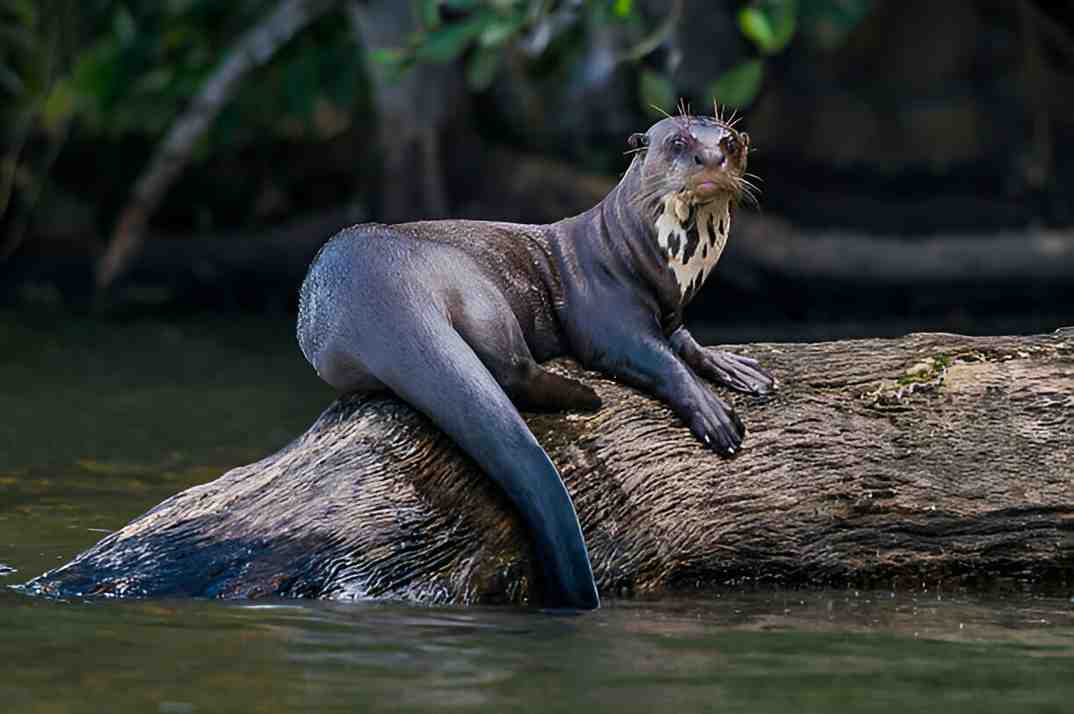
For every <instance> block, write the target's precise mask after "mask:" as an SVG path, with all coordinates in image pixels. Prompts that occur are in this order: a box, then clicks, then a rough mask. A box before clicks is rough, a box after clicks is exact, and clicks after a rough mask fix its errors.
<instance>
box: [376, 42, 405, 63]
mask: <svg viewBox="0 0 1074 714" xmlns="http://www.w3.org/2000/svg"><path fill="white" fill-rule="evenodd" d="M409 57H410V53H409V52H407V51H406V50H404V49H402V48H400V47H378V48H376V49H372V50H369V59H371V60H373V61H374V62H376V63H377V64H383V65H389V66H392V65H401V64H404V63H405V62H406V61H407V59H409Z"/></svg>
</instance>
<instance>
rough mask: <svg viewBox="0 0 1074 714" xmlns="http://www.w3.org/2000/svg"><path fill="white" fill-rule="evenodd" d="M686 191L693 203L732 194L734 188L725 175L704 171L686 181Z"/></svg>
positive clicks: (707, 201)
mask: <svg viewBox="0 0 1074 714" xmlns="http://www.w3.org/2000/svg"><path fill="white" fill-rule="evenodd" d="M686 192H687V193H688V194H689V196H690V200H691V202H693V203H709V202H710V201H714V200H716V199H717V198H722V197H725V196H727V195H729V194H730V195H734V194H735V188H734V183H733V182H731V181H728V178H727V177H726V176H719V175H714V174H711V173H704V174H700V175H697V176H694V177H691V179H690V180H688V181H687V183H686Z"/></svg>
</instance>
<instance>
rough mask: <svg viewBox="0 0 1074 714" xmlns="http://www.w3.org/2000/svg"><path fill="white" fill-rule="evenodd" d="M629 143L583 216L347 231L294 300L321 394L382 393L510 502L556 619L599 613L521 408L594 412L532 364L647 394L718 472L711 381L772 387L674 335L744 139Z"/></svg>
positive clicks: (734, 442) (568, 508)
mask: <svg viewBox="0 0 1074 714" xmlns="http://www.w3.org/2000/svg"><path fill="white" fill-rule="evenodd" d="M629 143H630V145H631V146H632V147H633V149H634V150H635V151H634V157H633V160H632V161H631V163H630V167H629V168H628V170H627V172H626V174H625V175H624V176H623V178H622V180H621V181H620V182H619V184H618V185H617V186H616V187H615V188H614V189H612V191H611V192H610V193H609V194H608V195H607V196H606V197H605V198H604V200H602V201H601V202H600V203H599V204H597V205H596V206H594V207H593V208H591V209H590V210H588V211H586V212H584V213H582V214H580V215H578V216H574V217H572V218H566V219H564V220H562V221H559V222H557V223H553V224H551V225H518V224H512V223H493V222H484V221H467V220H442V221H422V222H416V223H405V224H401V225H390V226H389V225H381V224H363V225H359V226H354V227H351V228H347V229H345V230H343V231H340V232H339V233H338V234H337V235H336V236H334V237H333V238H332V239H331V240H330V241H328V242H327V243H326V244H325V246H324V247H323V248H322V249H321V250H320V252H319V253H318V254H317V257H316V258H314V260H313V263H312V265H311V266H310V269H309V273H308V274H307V276H306V279H305V281H304V282H303V284H302V290H301V296H300V305H299V317H298V340H299V344H300V345H301V348H302V352H303V354H304V355H305V356H306V359H308V360H309V362H310V364H312V365H313V367H314V368H315V369H316V370H317V374H319V375H320V376H321V378H322V379H324V380H325V381H326V382H328V383H329V384H330V385H332V386H333V387H335V388H336V389H338V390H339V391H341V392H371V391H374V390H380V389H389V390H391V391H392V392H394V393H395V394H396V395H398V396H399V397H400V398H402V399H404V400H405V401H407V402H408V403H410V404H411V405H412V406H413V407H415V408H416V409H418V410H420V411H421V412H423V413H424V414H426V415H427V416H428V417H429V418H430V419H431V420H432V421H433V422H434V423H435V424H436V425H437V426H438V427H439V428H440V429H442V430H443V431H444V432H445V433H446V434H447V435H448V436H450V437H451V438H452V439H453V440H454V441H455V443H456V444H458V445H459V447H461V448H462V449H463V450H464V451H465V452H466V453H467V454H469V455H470V457H472V458H473V459H474V461H476V462H477V463H478V464H479V465H480V466H481V468H482V469H483V470H484V471H485V473H486V474H488V475H489V476H490V477H491V478H492V479H493V480H494V481H495V482H496V483H498V484H499V485H500V486H501V487H502V488H503V490H504V491H505V492H506V494H507V496H508V497H509V499H510V500H511V501H512V502H513V503H514V505H515V506H516V507H517V508H518V510H519V512H520V514H521V515H522V518H523V521H524V523H525V524H526V526H527V528H528V529H529V531H530V533H531V535H532V538H533V542H534V546H535V549H536V553H535V554H536V562H537V563H538V567H539V569H540V578H541V585H542V588H541V589H542V593H543V604H544V605H546V606H549V607H554V608H576V609H588V608H595V607H598V606H599V597H598V594H597V589H596V585H595V583H594V582H593V573H592V569H591V567H590V563H589V557H588V554H587V552H586V546H585V541H584V539H583V537H582V532H581V528H580V527H579V525H578V518H577V516H576V515H575V511H574V507H573V505H572V504H571V500H570V496H569V495H568V494H567V491H566V489H565V488H564V487H563V483H562V481H561V480H560V477H559V474H558V472H557V471H556V468H555V466H553V464H552V462H551V461H550V460H549V458H548V456H547V455H546V454H545V452H544V450H543V449H542V448H541V445H540V444H539V443H537V440H536V439H535V438H534V437H533V434H531V433H530V431H529V429H528V428H527V427H526V424H525V422H524V421H523V420H522V417H521V416H520V415H519V412H518V409H519V408H522V409H533V410H568V411H569V410H594V409H598V408H599V407H600V399H599V397H598V396H597V395H596V393H595V392H594V391H593V390H592V389H590V388H589V387H588V386H586V385H585V384H582V383H581V382H578V381H575V380H572V379H567V378H564V377H561V376H559V375H556V374H554V373H552V372H550V371H548V370H546V369H544V368H542V367H541V366H540V363H541V362H544V361H546V360H549V359H551V358H553V357H557V356H562V355H570V356H572V357H574V358H575V359H577V360H578V361H579V362H580V363H581V364H582V365H584V366H585V367H587V368H589V369H594V370H598V371H600V372H603V373H606V374H608V375H610V376H612V377H615V378H617V379H619V380H621V381H623V382H625V383H627V384H630V385H633V386H634V387H636V388H638V389H641V390H643V391H645V392H648V393H650V394H652V395H654V396H656V397H657V398H659V399H660V400H662V401H663V402H665V403H666V404H668V405H669V406H670V407H671V408H672V409H673V410H674V411H675V413H676V414H678V415H679V417H680V418H681V419H682V420H683V422H685V424H686V425H687V426H688V427H689V428H690V430H691V431H692V432H693V433H694V434H695V435H696V436H697V438H698V439H699V440H700V441H701V442H702V443H703V444H704V445H705V446H707V447H709V448H711V449H713V450H715V451H717V452H719V453H720V454H724V455H732V454H734V453H735V451H736V450H738V449H739V448H740V446H741V444H742V439H743V436H744V435H745V432H746V429H745V427H744V426H743V424H742V422H741V421H740V420H739V418H738V417H737V416H736V415H735V414H734V412H733V411H732V410H731V408H730V407H729V406H728V405H727V403H726V402H724V401H723V400H722V399H720V398H719V397H718V396H717V395H716V394H715V393H713V391H712V390H711V389H710V388H709V387H708V386H707V385H706V384H705V382H704V380H710V381H713V382H715V383H717V384H720V385H723V386H726V387H729V388H731V389H735V390H740V391H745V392H749V393H753V394H763V393H765V392H768V391H769V390H770V389H771V388H772V387H773V384H774V381H773V378H772V377H771V376H770V375H769V374H768V373H767V372H766V371H765V370H763V369H762V368H761V366H760V365H759V364H758V363H757V362H756V361H754V360H751V359H748V358H745V357H740V356H737V355H733V354H730V353H727V352H722V351H719V350H714V349H710V348H705V347H702V346H700V345H698V344H697V342H696V341H695V340H694V339H693V338H692V337H691V336H690V333H689V332H688V331H687V329H686V328H685V327H684V326H683V321H682V311H683V308H684V307H685V306H686V304H687V303H689V301H690V300H691V299H692V298H693V297H694V296H695V295H696V294H697V292H698V290H699V289H700V288H701V285H702V284H703V283H704V281H705V279H706V278H707V277H708V276H709V275H710V274H711V273H712V270H713V268H714V267H715V265H716V262H717V260H719V257H720V253H721V251H722V250H723V247H724V244H725V242H726V241H727V234H728V231H729V230H730V227H731V218H732V212H733V208H734V205H735V204H736V202H737V201H738V199H739V198H740V197H741V196H742V195H743V193H744V192H745V191H746V190H747V187H748V183H747V181H746V179H745V176H744V174H745V170H746V155H747V152H748V150H749V137H748V135H747V134H745V133H742V132H739V131H737V130H736V129H735V128H734V126H733V122H728V121H724V120H722V119H721V118H719V117H705V116H690V115H687V114H685V113H683V115H681V116H677V117H668V118H666V119H663V120H661V121H659V122H657V123H656V124H654V125H653V126H652V127H651V128H650V129H649V130H648V131H646V132H645V133H643V134H634V135H632V136H631V137H630V139H629Z"/></svg>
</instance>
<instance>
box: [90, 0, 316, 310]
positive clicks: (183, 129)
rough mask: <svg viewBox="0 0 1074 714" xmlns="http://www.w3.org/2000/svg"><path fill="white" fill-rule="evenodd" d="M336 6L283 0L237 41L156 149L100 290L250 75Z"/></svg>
mask: <svg viewBox="0 0 1074 714" xmlns="http://www.w3.org/2000/svg"><path fill="white" fill-rule="evenodd" d="M333 5H335V2H334V1H333V0H280V2H279V3H278V4H277V5H276V9H275V10H274V11H273V12H272V14H270V15H268V16H267V17H265V19H264V20H262V21H261V22H260V23H259V24H257V25H255V26H254V27H253V28H251V29H250V30H249V31H248V32H247V33H246V34H244V35H243V36H242V37H240V38H239V40H238V42H236V43H235V46H234V47H233V48H232V49H231V50H230V51H229V52H228V53H227V56H226V57H225V58H224V60H223V61H222V62H221V63H220V65H219V66H218V67H217V68H216V71H214V72H213V73H212V75H210V76H209V78H208V79H207V80H206V81H205V86H203V87H202V89H201V92H200V93H199V94H198V96H196V97H195V98H194V99H193V100H192V101H191V103H190V106H189V107H188V108H187V110H186V112H184V113H183V114H182V116H180V117H179V118H178V119H177V120H176V122H175V123H174V124H173V125H172V127H171V129H169V130H168V134H167V135H166V136H165V137H164V139H163V140H162V141H161V142H160V143H159V144H158V145H157V148H156V150H155V151H154V153H153V158H152V160H151V161H150V163H149V167H148V168H147V169H146V170H145V172H144V173H143V174H142V176H141V177H140V178H139V179H138V181H137V183H136V184H135V186H134V190H133V192H132V194H131V197H130V200H129V201H128V203H127V205H126V207H124V209H123V212H122V213H121V214H120V217H119V220H118V222H117V224H116V230H115V233H113V235H112V240H111V241H110V242H109V244H108V248H107V249H106V250H105V253H104V255H103V256H101V258H100V260H99V261H98V263H97V271H96V282H97V288H98V289H99V290H103V289H105V288H107V287H108V286H109V285H111V283H112V281H113V280H115V279H116V277H117V276H118V275H119V274H120V272H122V271H123V269H124V268H125V267H126V266H127V264H128V263H129V262H130V260H131V258H132V257H133V256H134V255H135V254H136V253H137V251H138V249H139V247H140V245H141V243H142V240H143V238H144V235H145V229H146V224H147V223H148V222H149V217H150V216H151V215H152V213H153V211H154V210H156V207H157V204H158V203H160V200H161V198H162V197H163V196H164V193H165V192H166V191H167V190H168V188H169V187H170V186H171V185H172V183H173V182H174V181H175V179H176V178H177V177H178V176H179V174H180V173H181V172H182V170H183V168H184V167H185V166H186V164H187V163H188V162H189V160H190V156H191V154H192V153H193V151H194V147H195V145H196V144H197V141H198V139H200V138H201V137H202V135H203V134H204V133H205V131H206V130H207V129H208V128H209V125H210V124H211V123H212V121H213V119H215V118H216V116H217V115H218V114H219V113H220V111H221V109H223V107H224V105H225V104H227V102H228V101H229V100H230V99H231V97H232V96H234V95H235V93H236V92H237V91H238V90H239V87H240V86H241V84H242V81H243V79H245V77H246V75H248V74H249V73H250V72H251V71H252V70H254V69H256V68H258V67H260V66H262V65H264V64H265V63H267V62H268V61H269V60H270V59H272V57H273V55H275V54H276V51H277V50H278V49H279V48H280V47H282V46H283V45H284V44H286V43H287V42H288V41H289V40H290V39H291V38H292V37H293V36H294V35H295V34H297V33H298V32H299V31H300V30H302V29H303V28H304V27H306V26H307V25H309V24H310V23H312V22H313V21H314V20H316V19H317V18H318V17H320V16H321V15H322V14H324V13H325V12H326V11H328V10H329V9H330V8H332V7H333Z"/></svg>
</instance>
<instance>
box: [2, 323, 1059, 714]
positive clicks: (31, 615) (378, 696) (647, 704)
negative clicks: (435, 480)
mask: <svg viewBox="0 0 1074 714" xmlns="http://www.w3.org/2000/svg"><path fill="white" fill-rule="evenodd" d="M0 317H2V316H0ZM0 338H4V339H0V344H4V345H5V347H6V346H7V345H15V347H14V348H13V349H12V350H10V351H6V352H0V384H2V385H4V386H3V389H0V414H3V415H4V416H5V418H4V419H2V420H0V663H2V666H0V712H3V713H4V714H6V713H7V712H9V711H10V712H14V713H18V714H21V713H22V712H30V713H38V712H40V713H46V712H49V713H51V712H109V713H113V712H115V713H120V714H122V713H126V712H170V713H182V712H238V711H255V712H337V711H338V712H356V711H414V712H430V711H435V712H449V711H450V712H454V711H487V712H503V711H550V712H556V711H563V712H596V711H612V712H654V711H668V712H679V711H690V712H693V711H720V712H735V711H742V712H798V711H805V712H838V711H853V712H871V711H899V712H908V711H910V712H917V711H942V712H944V714H951V713H953V712H974V714H981V713H982V712H1005V713H1006V712H1027V711H1054V712H1067V711H1071V707H1072V704H1071V703H1072V702H1074V602H1072V601H1071V600H1070V598H1069V594H1068V595H1067V596H1065V597H1052V598H1043V597H1034V596H1032V595H1029V594H1025V593H1007V594H1004V595H992V596H987V597H985V596H974V595H969V594H966V593H958V592H955V593H950V592H934V591H926V590H922V591H919V592H895V593H892V592H855V591H838V592H833V591H805V592H771V591H765V592H721V593H719V594H714V595H713V596H711V597H709V598H706V599H703V600H689V601H665V602H635V601H619V602H616V601H610V602H607V603H605V608H604V609H602V610H600V611H599V612H596V613H592V614H588V615H584V616H578V617H551V616H547V615H542V614H539V613H533V612H523V611H518V610H514V609H506V608H504V609H489V608H486V609H445V608H417V607H405V606H399V605H394V604H384V603H379V604H378V603H358V604H355V603H346V604H344V603H318V602H295V601H271V602H257V603H234V602H230V603H229V602H215V601H144V602H119V601H105V602H78V601H75V602H57V601H48V600H42V599H35V598H30V597H27V596H25V595H22V594H20V593H18V592H16V591H15V590H12V589H10V588H5V587H3V586H4V585H5V584H9V585H10V584H15V583H17V582H19V581H21V580H25V579H27V578H30V577H32V576H34V575H37V574H39V573H40V572H42V571H44V570H46V569H48V568H50V567H53V566H55V565H58V564H60V563H61V562H63V561H65V560H67V559H69V558H70V557H71V556H72V555H74V554H76V553H77V552H78V551H80V550H82V549H83V548H85V547H87V546H89V545H90V544H92V543H93V542H95V541H96V540H98V539H99V538H101V537H102V536H103V534H104V533H105V532H108V531H110V530H113V529H115V528H118V527H120V526H122V525H123V524H124V523H126V522H127V521H128V520H129V519H130V518H132V517H133V516H135V515H137V514H138V513H140V512H142V511H144V510H145V509H146V508H148V507H150V506H152V505H154V504H155V503H157V502H159V501H160V500H162V499H164V498H166V497H167V496H169V495H171V494H172V493H174V492H176V491H178V490H180V489H183V488H186V487H187V486H189V485H192V484H194V483H199V482H203V481H206V480H209V479H211V478H214V477H215V476H216V475H218V474H219V473H220V472H222V471H223V470H225V469H226V468H228V467H230V466H232V465H235V464H238V463H244V462H247V461H250V460H252V459H255V458H258V457H260V456H263V455H264V454H266V453H268V452H270V451H271V450H273V449H275V448H278V447H279V446H280V445H282V444H283V443H284V442H285V441H287V440H288V439H289V438H291V437H292V436H294V435H296V434H298V433H299V432H300V431H301V430H302V429H303V428H304V427H305V426H306V425H307V424H308V423H309V422H310V421H312V419H313V418H314V417H315V416H316V414H317V412H318V411H319V410H320V409H321V408H322V407H323V406H325V405H326V404H327V402H328V401H329V399H330V395H329V394H328V393H327V391H326V390H324V389H323V388H322V387H321V385H319V383H318V382H317V380H316V378H315V377H313V376H312V374H310V372H309V370H308V368H307V367H306V366H305V364H304V362H302V358H301V356H300V355H299V354H298V352H297V348H295V346H294V344H293V338H292V337H291V335H290V328H289V326H287V325H283V326H280V325H278V324H276V323H275V322H270V321H264V322H259V321H256V320H247V321H245V322H243V323H242V324H234V323H233V322H227V323H224V322H222V321H221V322H219V323H215V324H213V323H207V322H206V321H204V320H202V321H198V323H196V324H180V325H159V324H133V325H114V326H102V325H92V326H89V325H86V324H79V323H73V324H71V325H67V326H66V327H63V328H62V329H61V331H60V332H59V333H57V332H56V330H55V329H52V328H51V327H50V329H48V330H45V329H38V328H37V327H32V326H30V327H28V326H25V325H23V326H19V325H17V324H12V321H11V320H8V321H6V322H5V321H3V320H0ZM11 339H13V340H14V341H11ZM13 569H17V570H18V572H17V573H13V572H12V570H13Z"/></svg>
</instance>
